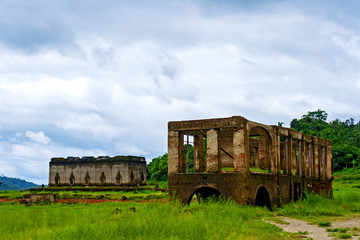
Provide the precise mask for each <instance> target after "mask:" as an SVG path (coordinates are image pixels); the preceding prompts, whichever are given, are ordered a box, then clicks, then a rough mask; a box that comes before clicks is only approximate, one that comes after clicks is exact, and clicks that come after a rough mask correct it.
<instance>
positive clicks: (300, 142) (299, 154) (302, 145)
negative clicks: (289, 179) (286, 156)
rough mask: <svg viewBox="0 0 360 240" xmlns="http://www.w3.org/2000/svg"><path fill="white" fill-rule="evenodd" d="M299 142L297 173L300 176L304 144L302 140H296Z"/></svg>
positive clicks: (301, 173) (301, 174)
mask: <svg viewBox="0 0 360 240" xmlns="http://www.w3.org/2000/svg"><path fill="white" fill-rule="evenodd" d="M298 144H299V148H298V170H299V172H298V175H299V176H300V177H301V176H303V175H304V172H303V169H304V166H303V163H304V148H305V144H304V141H303V140H299V141H298Z"/></svg>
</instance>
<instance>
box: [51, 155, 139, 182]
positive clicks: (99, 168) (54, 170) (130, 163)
mask: <svg viewBox="0 0 360 240" xmlns="http://www.w3.org/2000/svg"><path fill="white" fill-rule="evenodd" d="M138 185H140V186H143V185H146V161H145V158H144V157H136V156H115V157H109V156H99V157H97V158H95V157H82V158H78V157H67V158H52V159H51V161H50V173H49V186H138Z"/></svg>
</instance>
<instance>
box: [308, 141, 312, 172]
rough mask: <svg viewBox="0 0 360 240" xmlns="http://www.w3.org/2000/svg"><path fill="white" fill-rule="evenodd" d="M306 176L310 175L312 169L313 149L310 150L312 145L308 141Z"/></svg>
mask: <svg viewBox="0 0 360 240" xmlns="http://www.w3.org/2000/svg"><path fill="white" fill-rule="evenodd" d="M307 145H308V154H307V155H308V169H307V171H308V176H309V177H311V176H312V175H313V174H312V169H313V151H312V145H311V143H308V144H307Z"/></svg>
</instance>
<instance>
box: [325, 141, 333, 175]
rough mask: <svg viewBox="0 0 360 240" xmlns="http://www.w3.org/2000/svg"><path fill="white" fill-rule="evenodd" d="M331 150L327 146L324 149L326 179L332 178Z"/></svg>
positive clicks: (329, 146)
mask: <svg viewBox="0 0 360 240" xmlns="http://www.w3.org/2000/svg"><path fill="white" fill-rule="evenodd" d="M332 168H333V166H332V148H331V145H330V144H329V145H327V147H326V178H327V179H331V178H332Z"/></svg>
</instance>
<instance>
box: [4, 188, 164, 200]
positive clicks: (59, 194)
mask: <svg viewBox="0 0 360 240" xmlns="http://www.w3.org/2000/svg"><path fill="white" fill-rule="evenodd" d="M29 193H30V191H22V192H20V191H1V192H0V198H1V197H7V198H10V199H21V198H22V197H23V195H24V194H29ZM38 193H55V194H56V195H55V197H56V198H57V199H69V198H75V199H84V198H86V199H121V198H122V197H123V196H125V197H126V198H127V199H130V200H141V199H149V198H151V199H160V198H167V195H168V194H167V192H161V191H156V190H154V189H147V190H131V191H127V190H121V191H102V192H92V191H77V190H75V191H65V190H64V191H56V192H52V191H51V189H45V190H44V191H38Z"/></svg>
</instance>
